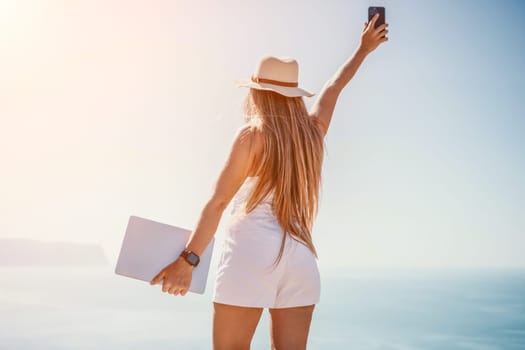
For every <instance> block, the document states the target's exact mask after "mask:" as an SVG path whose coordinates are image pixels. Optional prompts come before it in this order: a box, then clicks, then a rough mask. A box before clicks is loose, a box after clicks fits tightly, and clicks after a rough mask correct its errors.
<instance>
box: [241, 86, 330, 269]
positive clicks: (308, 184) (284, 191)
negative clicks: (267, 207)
mask: <svg viewBox="0 0 525 350" xmlns="http://www.w3.org/2000/svg"><path fill="white" fill-rule="evenodd" d="M244 112H245V122H247V123H248V124H249V125H250V126H252V128H256V129H258V130H259V131H260V132H261V135H262V136H263V138H264V147H263V152H262V156H261V160H260V161H259V163H258V165H257V170H256V174H258V177H259V178H258V181H257V183H256V184H255V186H254V188H253V191H252V193H251V195H250V196H249V198H248V200H247V202H246V208H245V209H246V212H247V213H249V212H250V211H252V210H253V209H255V207H256V206H257V204H259V203H260V202H261V201H262V200H264V198H265V197H266V195H267V194H268V193H269V192H270V191H271V190H272V189H273V190H274V194H273V202H272V207H273V210H274V212H275V214H276V218H277V220H278V222H279V224H280V226H281V227H282V228H283V231H284V235H283V239H282V242H281V247H280V250H279V255H278V257H277V260H276V262H277V263H278V262H279V261H280V260H281V257H282V255H283V251H284V244H285V240H286V237H287V236H288V235H290V238H292V239H295V238H294V236H296V237H298V238H300V239H301V240H303V241H304V242H305V243H306V245H307V247H308V248H309V249H310V250H311V251H312V253H313V254H314V255H315V256H316V257H318V255H317V250H316V249H315V246H314V244H313V241H312V227H313V223H314V219H315V218H316V216H317V213H318V203H319V192H320V189H321V187H322V184H321V168H322V163H323V156H324V137H323V134H322V133H321V131H320V129H319V128H318V126H317V125H316V124H315V121H314V120H313V118H312V117H310V116H309V115H308V112H307V109H306V106H305V103H304V100H303V97H287V96H283V95H281V94H278V93H276V92H273V91H269V90H258V89H252V88H250V89H249V93H248V94H247V96H246V99H245V103H244ZM296 240H297V239H296ZM300 243H302V242H300Z"/></svg>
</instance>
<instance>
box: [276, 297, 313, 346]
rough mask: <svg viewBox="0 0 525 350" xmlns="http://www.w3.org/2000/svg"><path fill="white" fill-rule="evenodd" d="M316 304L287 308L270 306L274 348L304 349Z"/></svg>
mask: <svg viewBox="0 0 525 350" xmlns="http://www.w3.org/2000/svg"><path fill="white" fill-rule="evenodd" d="M314 307H315V304H313V305H308V306H296V307H287V308H276V309H273V308H270V309H269V312H270V336H271V343H272V349H277V350H283V349H285V350H304V349H306V343H307V340H308V332H309V331H310V324H311V321H312V314H313V311H314Z"/></svg>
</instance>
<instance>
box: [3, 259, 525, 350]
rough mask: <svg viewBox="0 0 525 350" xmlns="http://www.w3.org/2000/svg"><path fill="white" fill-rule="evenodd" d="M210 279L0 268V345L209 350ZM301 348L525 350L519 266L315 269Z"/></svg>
mask: <svg viewBox="0 0 525 350" xmlns="http://www.w3.org/2000/svg"><path fill="white" fill-rule="evenodd" d="M213 277H214V276H212V275H210V276H209V279H208V285H207V290H206V293H205V294H195V293H188V294H186V295H185V296H174V295H171V294H168V293H162V290H161V285H160V284H159V285H155V286H151V285H149V284H148V283H147V282H142V281H139V280H135V279H131V278H127V277H123V276H120V275H116V274H115V273H114V271H113V269H112V268H111V267H78V266H76V267H73V266H69V267H58V266H57V267H34V266H30V267H2V268H0V349H2V350H15V349H16V350H26V349H27V350H30V349H31V350H36V349H42V350H43V349H46V350H60V349H68V350H69V349H76V350H81V349H108V350H109V349H111V350H118V349H126V350H130V349H188V350H191V349H195V350H197V349H212V327H211V326H212V314H213V312H212V310H213V309H212V302H211V295H212V286H213V283H214V281H213ZM251 349H255V350H257V349H270V338H269V314H268V310H267V309H265V310H264V312H263V314H262V316H261V319H260V321H259V325H258V327H257V330H256V332H255V335H254V337H253V340H252V344H251ZM308 349H311V350H313V349H345V350H348V349H355V350H424V349H428V350H456V349H457V350H460V349H461V350H464V349H477V350H503V349H505V350H524V349H525V270H523V269H505V268H490V269H450V268H448V269H423V268H419V269H401V268H398V269H379V268H374V269H359V268H348V269H346V268H345V269H341V268H330V269H321V301H320V303H319V304H317V305H316V307H315V310H314V314H313V319H312V324H311V327H310V333H309V340H308Z"/></svg>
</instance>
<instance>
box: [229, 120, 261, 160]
mask: <svg viewBox="0 0 525 350" xmlns="http://www.w3.org/2000/svg"><path fill="white" fill-rule="evenodd" d="M235 138H236V139H237V140H238V141H239V142H241V143H243V144H245V145H246V146H247V147H249V148H250V149H252V152H255V153H258V152H259V151H261V150H262V147H263V145H264V137H263V134H262V131H261V130H259V129H258V128H257V127H255V126H253V125H250V124H244V125H242V126H241V127H239V128H238V129H237V134H236V137H235Z"/></svg>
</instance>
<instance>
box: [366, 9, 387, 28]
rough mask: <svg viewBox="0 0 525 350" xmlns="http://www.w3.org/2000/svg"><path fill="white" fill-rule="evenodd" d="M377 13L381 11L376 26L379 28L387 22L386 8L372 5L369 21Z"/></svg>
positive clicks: (369, 11) (369, 10)
mask: <svg viewBox="0 0 525 350" xmlns="http://www.w3.org/2000/svg"><path fill="white" fill-rule="evenodd" d="M376 13H379V18H378V19H377V21H376V25H375V26H374V28H377V27H378V26H380V25H381V24H385V8H384V7H380V6H370V7H369V8H368V22H370V21H371V20H372V17H374V16H375V14H376Z"/></svg>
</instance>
